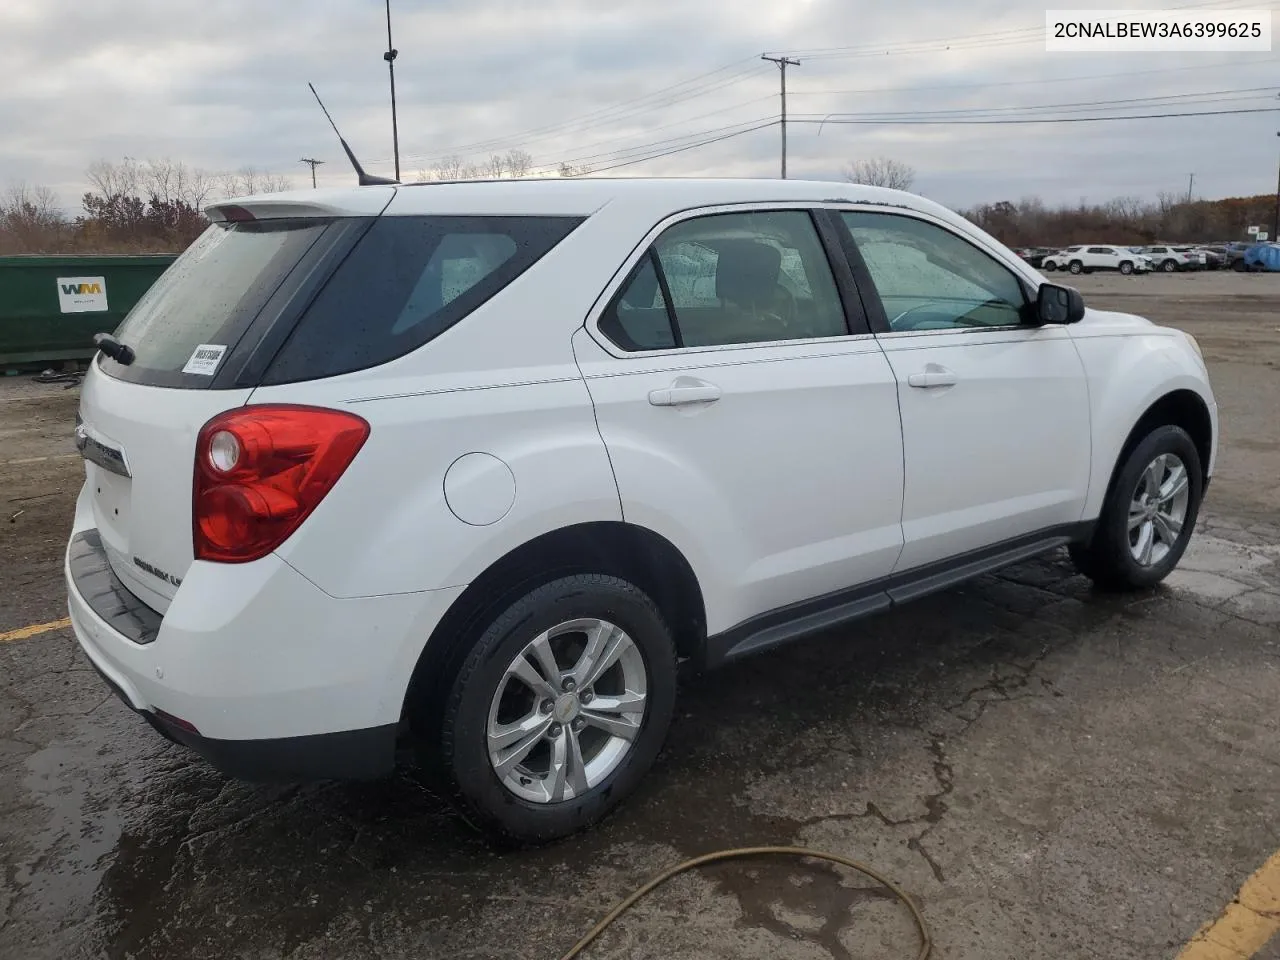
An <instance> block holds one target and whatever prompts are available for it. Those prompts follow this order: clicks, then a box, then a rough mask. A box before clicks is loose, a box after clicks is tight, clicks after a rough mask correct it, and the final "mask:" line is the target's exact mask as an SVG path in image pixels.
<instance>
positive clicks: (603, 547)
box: [403, 521, 707, 730]
mask: <svg viewBox="0 0 1280 960" xmlns="http://www.w3.org/2000/svg"><path fill="white" fill-rule="evenodd" d="M582 573H597V574H605V575H608V576H615V577H619V578H621V579H623V580H626V581H628V582H630V583H633V584H635V585H636V586H637V587H639V588H640V589H641V590H643V591H644V592H645V593H647V594H648V595H649V597H650V598H651V599H652V600H653V602H654V603H655V604H657V606H658V609H659V610H660V611H661V613H662V615H663V617H664V618H665V619H666V621H667V625H668V626H669V627H670V628H671V631H672V634H673V636H674V639H675V643H676V652H677V653H678V654H679V656H681V657H697V656H699V655H700V653H701V651H702V647H703V645H704V642H705V640H706V633H707V630H706V622H707V621H706V611H705V608H704V606H703V600H702V590H701V588H699V586H698V580H697V577H696V576H695V575H694V573H693V568H692V567H690V565H689V562H688V561H687V560H686V559H685V558H684V555H683V554H682V553H680V551H679V550H678V549H676V547H675V546H674V545H673V544H672V543H671V541H669V540H667V539H666V538H665V537H662V536H659V535H658V534H656V533H654V532H652V531H650V530H647V529H645V528H644V527H639V526H636V525H635V524H629V523H621V522H616V521H604V522H596V523H583V524H576V525H574V526H570V527H563V528H561V529H559V530H556V531H553V532H551V533H547V534H544V535H542V536H540V537H536V538H534V539H533V540H530V541H529V542H528V543H525V544H523V545H522V546H520V547H517V548H516V549H515V550H512V551H511V552H510V553H508V554H507V555H506V556H504V557H503V558H502V559H500V560H498V561H497V562H496V563H493V564H492V565H490V566H489V568H488V569H486V570H485V571H484V572H483V573H482V574H480V576H478V577H477V578H476V579H475V580H473V581H472V582H471V584H470V585H469V586H468V587H467V588H466V590H464V591H463V592H462V595H461V596H460V597H458V599H457V600H455V601H454V603H453V605H452V606H451V607H450V608H449V610H448V611H447V612H446V613H445V615H444V617H442V618H441V620H440V622H439V624H437V626H436V628H435V630H433V631H432V633H431V636H430V638H429V639H428V640H427V644H426V647H425V648H424V649H423V651H422V654H421V655H420V656H419V657H418V663H417V665H416V666H415V667H414V671H413V676H412V678H411V679H410V682H409V688H408V693H407V694H406V696H405V703H404V709H403V719H404V720H405V721H407V722H408V724H409V726H410V727H411V728H412V729H415V730H422V729H424V727H423V724H424V722H425V723H427V724H429V723H430V722H431V721H432V720H433V719H434V718H433V717H432V716H431V714H432V713H434V710H433V709H429V708H430V706H431V705H432V704H439V703H440V702H442V699H443V696H444V695H445V694H446V693H447V690H446V689H445V685H446V684H448V683H449V682H451V678H452V676H453V674H454V672H455V670H456V667H457V666H458V664H459V663H460V661H461V659H462V658H465V656H466V654H467V652H468V651H469V650H470V649H471V647H472V645H473V643H474V642H475V639H476V637H477V636H478V635H479V634H480V633H481V632H482V631H483V630H484V629H485V627H486V625H487V624H488V623H489V622H490V621H491V620H492V619H493V618H494V617H496V616H498V615H499V614H501V613H502V611H503V610H505V609H507V607H509V606H510V605H511V604H512V603H514V602H515V601H516V600H518V599H519V598H520V597H522V596H524V595H525V594H527V593H529V591H531V590H534V589H536V588H537V587H539V586H541V585H542V584H545V583H550V582H551V581H553V580H558V579H560V578H561V577H565V576H571V575H573V574H582Z"/></svg>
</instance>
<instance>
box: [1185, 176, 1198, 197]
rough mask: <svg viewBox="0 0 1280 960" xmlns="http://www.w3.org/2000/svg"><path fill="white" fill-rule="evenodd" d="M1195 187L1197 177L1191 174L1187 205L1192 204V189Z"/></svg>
mask: <svg viewBox="0 0 1280 960" xmlns="http://www.w3.org/2000/svg"><path fill="white" fill-rule="evenodd" d="M1195 185H1196V175H1195V174H1194V173H1193V174H1191V180H1190V182H1189V183H1188V184H1187V203H1190V202H1191V188H1192V187H1194V186H1195Z"/></svg>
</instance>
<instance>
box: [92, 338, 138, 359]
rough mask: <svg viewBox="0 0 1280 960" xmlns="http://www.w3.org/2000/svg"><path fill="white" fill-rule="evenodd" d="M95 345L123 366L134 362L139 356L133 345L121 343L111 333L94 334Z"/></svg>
mask: <svg viewBox="0 0 1280 960" xmlns="http://www.w3.org/2000/svg"><path fill="white" fill-rule="evenodd" d="M93 342H94V345H95V346H97V348H98V349H99V350H101V351H102V352H103V353H105V354H106V355H107V356H108V357H110V358H111V359H112V360H114V361H115V362H116V363H118V364H120V365H121V366H125V367H127V366H128V365H129V364H131V363H133V361H134V358H135V357H136V356H137V354H135V353H134V352H133V347H131V346H129V345H128V344H127V343H121V342H120V341H119V340H117V339H116V338H115V337H113V336H112V335H111V334H109V333H95V334H94V335H93Z"/></svg>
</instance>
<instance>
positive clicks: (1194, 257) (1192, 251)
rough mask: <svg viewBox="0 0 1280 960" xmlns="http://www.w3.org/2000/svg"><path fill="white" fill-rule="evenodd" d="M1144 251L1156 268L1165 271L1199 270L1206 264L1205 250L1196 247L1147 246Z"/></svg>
mask: <svg viewBox="0 0 1280 960" xmlns="http://www.w3.org/2000/svg"><path fill="white" fill-rule="evenodd" d="M1143 252H1144V253H1145V254H1146V255H1147V256H1148V257H1150V258H1151V262H1152V263H1153V264H1154V265H1155V269H1157V270H1163V271H1164V272H1165V273H1175V272H1177V271H1179V270H1199V269H1201V268H1202V267H1204V266H1205V261H1206V257H1205V255H1204V253H1203V251H1200V250H1197V249H1196V248H1195V247H1164V246H1158V247H1147V249H1146V250H1145V251H1143Z"/></svg>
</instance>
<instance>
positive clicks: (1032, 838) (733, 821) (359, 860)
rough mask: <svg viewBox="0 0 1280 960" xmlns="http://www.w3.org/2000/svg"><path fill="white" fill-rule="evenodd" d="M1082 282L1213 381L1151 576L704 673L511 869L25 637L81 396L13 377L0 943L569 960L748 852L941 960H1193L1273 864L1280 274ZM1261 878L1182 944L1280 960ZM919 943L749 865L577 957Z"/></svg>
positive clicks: (3, 606) (1052, 584)
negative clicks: (203, 727)
mask: <svg viewBox="0 0 1280 960" xmlns="http://www.w3.org/2000/svg"><path fill="white" fill-rule="evenodd" d="M1071 282H1075V283H1077V285H1078V286H1079V287H1080V288H1081V289H1082V291H1083V292H1084V293H1085V296H1086V300H1087V302H1089V303H1090V304H1091V305H1095V306H1102V307H1107V308H1111V309H1119V310H1126V311H1131V312H1135V313H1141V314H1144V315H1146V316H1149V317H1151V318H1153V319H1155V320H1157V321H1160V322H1164V323H1169V324H1172V325H1175V326H1179V327H1182V328H1184V329H1186V330H1188V331H1190V332H1191V333H1193V334H1194V335H1196V336H1197V337H1198V338H1199V340H1200V343H1201V346H1202V348H1203V350H1204V353H1205V355H1206V358H1207V360H1208V363H1209V367H1210V372H1211V375H1212V377H1213V381H1214V387H1215V390H1216V392H1217V395H1218V400H1219V404H1220V407H1221V412H1222V421H1223V436H1222V447H1221V455H1220V461H1219V469H1218V473H1217V476H1216V478H1215V480H1214V482H1213V485H1212V487H1211V488H1210V491H1209V496H1208V500H1207V502H1206V506H1205V509H1204V511H1203V513H1202V521H1201V529H1200V530H1199V532H1198V536H1197V538H1196V539H1195V540H1194V541H1193V542H1192V547H1191V549H1190V551H1189V552H1188V554H1187V557H1186V559H1185V560H1184V562H1183V564H1182V568H1181V570H1180V571H1179V572H1177V573H1176V574H1175V575H1174V576H1173V577H1172V578H1171V579H1170V581H1169V584H1168V586H1166V587H1163V588H1161V589H1159V590H1158V591H1156V592H1153V593H1150V594H1146V595H1140V596H1130V597H1116V596H1108V595H1101V594H1097V593H1094V592H1093V591H1091V590H1090V588H1089V585H1088V583H1087V581H1085V580H1084V579H1083V578H1081V577H1079V576H1076V575H1074V572H1073V570H1072V569H1071V568H1070V566H1069V564H1068V563H1067V561H1066V557H1065V555H1061V556H1056V555H1055V556H1051V557H1049V558H1046V559H1043V560H1038V561H1035V562H1031V563H1027V564H1023V565H1021V566H1019V567H1016V568H1013V569H1010V570H1008V571H1005V572H1004V573H1002V574H1001V575H999V576H993V577H987V578H984V579H983V580H981V581H979V582H976V583H973V584H971V585H968V586H966V587H964V588H961V589H958V590H953V591H951V592H949V593H946V594H943V595H940V596H936V597H933V598H931V599H928V600H925V601H922V602H920V603H919V604H917V605H916V606H914V607H910V608H906V609H904V610H902V611H900V612H897V613H895V614H893V615H891V616H886V617H881V618H878V619H874V620H870V621H865V622H863V623H861V624H859V625H858V626H857V627H856V629H851V630H845V631H842V632H836V633H832V634H830V635H828V636H826V637H824V638H820V639H818V640H816V641H813V642H810V643H807V644H803V645H799V646H795V647H792V648H789V649H783V650H779V651H776V652H774V653H771V654H768V655H765V656H762V657H759V658H757V659H755V660H753V661H749V662H744V663H741V664H739V665H737V666H734V667H731V668H729V669H727V670H725V671H723V672H721V673H718V674H714V675H711V676H708V677H703V678H691V679H689V680H688V681H687V682H686V684H685V686H684V689H683V691H682V700H681V703H680V704H679V706H678V713H677V719H676V722H675V724H674V726H673V729H672V733H671V738H670V742H669V745H668V748H667V750H666V751H665V753H664V754H663V756H662V758H661V759H660V760H659V763H658V766H657V768H656V769H655V771H654V773H653V774H652V775H651V776H650V777H649V778H648V780H647V781H646V782H645V784H644V785H643V786H642V787H641V789H640V791H639V793H638V794H637V795H636V796H635V798H634V799H632V800H631V801H630V802H629V803H628V804H626V805H625V806H624V807H623V808H622V809H621V810H620V811H619V812H618V813H617V814H616V815H614V816H613V817H611V818H610V819H609V820H608V821H606V823H605V824H604V825H602V826H601V827H600V828H598V829H596V830H595V831H593V832H591V833H588V834H586V835H583V836H581V837H579V838H576V839H573V840H570V841H568V842H565V843H561V844H559V845H557V846H554V847H551V848H548V849H543V850H536V851H524V852H515V853H511V852H505V853H500V852H496V851H493V850H490V849H488V848H486V847H485V846H484V845H483V844H482V843H481V842H480V841H479V840H478V839H477V838H476V837H474V836H473V835H472V834H471V833H470V832H469V831H468V830H467V829H466V828H465V827H464V826H462V825H461V824H459V823H458V822H457V821H456V820H455V819H454V818H453V817H452V816H451V815H450V814H449V812H448V811H447V810H446V809H445V807H444V805H443V804H442V803H441V802H440V801H438V800H437V799H436V798H434V797H432V796H431V795H430V794H428V793H426V792H424V791H423V789H422V788H421V787H419V786H418V785H417V784H416V782H415V781H414V780H413V779H411V778H410V777H408V776H407V775H406V776H403V777H399V778H396V779H393V780H390V781H388V782H383V783H374V784H360V785H351V784H334V783H328V784H310V785H304V786H260V785H249V784H242V783H237V782H234V781H230V780H227V779H226V778H224V777H222V776H220V775H218V774H216V773H214V772H213V771H211V770H210V769H209V768H207V767H206V766H204V765H203V763H201V762H199V761H197V760H195V759H193V758H192V757H191V756H189V755H188V754H186V753H184V752H183V751H182V750H181V749H179V748H177V747H174V746H171V745H169V744H167V743H166V742H165V741H162V740H161V739H160V738H159V737H157V736H156V735H155V734H153V733H152V732H151V731H150V730H149V729H148V728H147V727H145V726H144V725H143V723H142V722H141V721H139V720H138V719H137V718H136V717H134V716H133V715H132V714H131V713H129V711H127V710H126V709H125V708H124V707H123V706H122V705H121V704H119V703H118V702H117V701H116V700H115V698H114V697H113V696H111V695H110V694H109V693H108V691H107V690H106V688H105V687H104V686H103V684H102V683H101V681H100V680H99V679H98V677H97V675H96V674H94V673H93V672H92V671H91V670H90V668H89V667H88V666H87V664H86V663H85V661H84V660H83V659H82V658H81V656H80V655H79V654H78V652H77V650H76V647H75V643H74V640H73V638H72V636H71V634H70V631H69V630H68V629H66V628H65V627H55V628H52V629H46V630H43V631H40V632H31V633H30V635H25V634H24V632H23V631H22V630H21V628H26V627H28V626H31V625H40V624H47V623H50V622H56V621H58V620H59V618H61V617H63V616H65V607H64V603H63V596H62V585H61V578H60V569H61V556H62V550H63V547H64V544H65V535H66V531H67V528H68V524H69V520H70V514H71V508H72V503H73V500H74V497H75V492H76V490H77V488H78V485H79V478H80V477H81V475H82V468H81V466H80V463H79V461H78V459H77V458H76V457H75V456H74V448H73V447H72V445H71V440H70V436H71V428H72V421H73V417H74V413H75V408H76V401H77V398H76V391H75V390H64V389H63V388H62V387H61V386H60V385H51V386H36V385H34V384H31V383H29V382H28V380H27V378H10V379H8V380H3V381H0V510H3V513H0V958H6V960H7V958H14V960H28V958H30V960H43V958H59V960H69V958H80V957H107V958H112V960H115V958H137V960H152V958H170V957H181V958H206V957H208V958H244V960H275V958H283V957H291V958H298V960H309V958H330V957H333V958H343V960H364V958H415V960H417V958H423V960H425V958H437V957H438V958H446V957H447V958H506V957H515V958H530V960H542V958H548V960H555V958H557V957H559V956H560V955H561V954H562V953H563V951H564V950H565V949H567V948H568V947H569V946H570V945H571V944H572V943H573V942H574V941H575V940H576V939H577V937H578V936H579V935H580V934H581V933H582V932H584V931H585V930H586V929H587V928H588V927H590V926H591V925H592V924H593V923H594V922H595V921H596V919H598V918H599V917H600V916H601V915H602V914H603V913H605V912H606V911H607V910H608V909H609V907H610V906H612V905H613V903H614V902H615V901H617V900H618V899H620V898H621V897H622V896H624V895H625V894H627V893H628V892H630V891H631V890H632V889H633V888H634V887H636V886H638V885H639V884H640V883H642V882H643V881H644V880H645V879H647V878H648V876H649V875H650V874H652V873H654V872H656V871H657V870H659V869H660V868H662V867H664V866H666V865H669V864H671V863H674V862H676V861H678V860H682V859H684V858H686V857H689V856H693V855H697V854H700V853H704V852H707V851H710V850H714V849H718V848H722V847H738V846H747V845H757V844H801V845H805V846H812V847H819V848H823V849H826V850H830V851H832V852H835V853H839V854H843V855H845V856H849V857H854V858H857V859H862V860H866V861H869V862H871V863H872V864H874V865H875V866H876V867H877V868H879V869H880V870H882V871H883V872H885V873H887V874H888V875H889V876H891V877H893V878H894V879H895V880H897V881H898V882H899V883H901V884H902V885H903V886H904V887H905V888H906V889H907V890H908V891H909V892H910V893H911V894H912V896H913V897H915V898H916V900H917V901H918V902H919V903H920V905H921V906H922V908H923V910H924V913H925V915H926V916H927V917H928V920H929V922H930V924H931V925H932V927H933V930H934V934H935V939H936V944H937V946H936V949H935V952H934V956H935V957H940V958H949V960H960V958H964V960H978V958H981V960H1001V958H1009V960H1015V958H1016V960H1025V958H1028V957H1047V958H1058V957H1061V958H1106V960H1113V958H1148V957H1152V958H1154V957H1173V956H1175V955H1176V954H1178V952H1179V951H1180V950H1181V949H1183V947H1184V945H1185V944H1187V943H1188V942H1189V941H1191V940H1192V939H1193V937H1195V936H1196V934H1197V930H1200V929H1201V927H1202V925H1205V924H1210V923H1212V922H1213V921H1215V919H1216V918H1218V917H1219V915H1220V914H1221V913H1222V911H1223V910H1224V908H1227V907H1228V905H1229V904H1231V902H1232V900H1233V898H1234V897H1235V896H1236V894H1237V891H1238V890H1240V888H1241V885H1242V884H1244V883H1245V881H1246V879H1247V878H1248V877H1249V876H1250V874H1251V873H1253V872H1254V871H1255V870H1258V868H1260V867H1262V866H1263V864H1264V863H1266V862H1267V861H1268V858H1271V857H1272V856H1273V855H1274V854H1275V853H1276V852H1277V850H1280V737H1278V736H1277V733H1278V732H1280V709H1277V705H1278V704H1280V562H1278V561H1280V275H1238V274H1205V275H1175V276H1150V277H1118V276H1115V277H1110V276H1102V275H1093V276H1086V277H1080V278H1072V281H1071ZM15 631H18V632H16V633H15ZM1274 862H1275V863H1277V864H1278V866H1277V868H1276V871H1277V872H1276V877H1275V878H1274V879H1268V877H1269V875H1268V874H1265V873H1264V874H1263V875H1262V876H1263V882H1262V886H1261V887H1258V886H1257V885H1255V887H1253V888H1252V889H1253V890H1254V892H1255V894H1256V891H1257V890H1258V889H1269V890H1271V891H1272V892H1273V896H1272V899H1271V900H1270V901H1267V902H1264V903H1261V904H1259V903H1258V901H1257V897H1256V896H1252V897H1244V898H1242V899H1243V900H1244V901H1245V904H1246V907H1248V908H1249V909H1244V910H1236V911H1235V912H1234V913H1233V914H1232V915H1231V919H1232V922H1231V923H1229V924H1226V925H1222V924H1220V925H1219V926H1218V927H1217V928H1215V932H1214V933H1213V934H1212V937H1213V938H1217V940H1218V941H1222V942H1228V941H1230V937H1233V936H1234V937H1237V939H1236V940H1234V941H1230V942H1233V943H1234V945H1235V947H1236V948H1238V949H1236V950H1235V952H1202V953H1196V954H1194V956H1196V957H1198V958H1201V960H1204V958H1217V957H1222V958H1226V957H1240V956H1250V955H1256V956H1259V957H1269V958H1271V960H1278V958H1280V944H1278V943H1274V942H1273V943H1272V945H1271V946H1269V947H1265V948H1262V952H1257V953H1255V952H1254V948H1256V947H1257V946H1258V944H1259V941H1261V940H1264V939H1265V936H1266V934H1267V933H1269V932H1270V930H1271V929H1273V928H1274V926H1275V925H1277V924H1280V920H1278V919H1277V918H1278V917H1280V860H1277V861H1274ZM1267 884H1271V886H1269V887H1268V886H1267ZM1264 899H1265V898H1264ZM914 937H915V934H914V931H913V928H912V926H911V923H910V921H909V918H908V917H907V915H906V913H905V911H903V909H902V908H901V906H900V905H898V904H896V903H895V902H893V901H892V900H891V899H890V898H888V897H887V895H886V894H885V893H884V891H882V890H879V889H875V888H872V887H870V886H869V885H867V884H864V883H863V882H861V881H860V880H857V879H855V878H852V877H849V876H844V875H840V874H838V873H837V872H836V871H834V870H831V869H826V868H817V867H815V866H813V865H811V864H805V863H800V862H795V863H792V862H770V863H765V862H759V863H756V862H752V863H746V864H743V865H737V866H735V865H725V866H720V867H713V868H709V869H707V870H706V871H705V872H703V873H701V874H698V875H696V876H686V877H682V878H679V879H677V880H676V881H674V882H673V883H672V884H670V885H669V886H668V887H666V888H664V889H663V890H662V891H660V892H658V893H657V894H655V895H654V896H653V897H652V898H650V899H649V900H647V901H645V902H643V903H642V904H640V905H639V906H638V907H637V908H636V909H635V910H634V911H633V912H632V913H630V914H628V915H627V916H626V917H624V918H623V919H622V920H620V921H619V922H618V923H617V924H615V926H614V927H613V928H612V929H611V930H610V931H609V932H608V933H607V934H606V935H605V936H604V937H603V938H602V939H601V940H600V941H599V942H598V944H597V945H596V946H595V947H593V948H592V950H591V951H589V952H588V953H587V954H586V956H589V957H592V958H635V960H640V958H649V957H653V958H658V957H662V958H695V957H696V958H779V960H782V958H796V960H800V958H835V960H852V958H866V960H873V958H886V960H889V958H894V960H896V958H906V957H913V956H915V950H916V944H915V939H914ZM1224 938H1225V939H1224ZM1220 945H1221V944H1220ZM1193 949H1197V948H1193ZM1212 949H1213V948H1212V947H1211V946H1209V945H1207V944H1206V945H1205V946H1204V947H1203V950H1205V951H1211V950H1212ZM1224 949H1225V948H1224Z"/></svg>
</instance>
